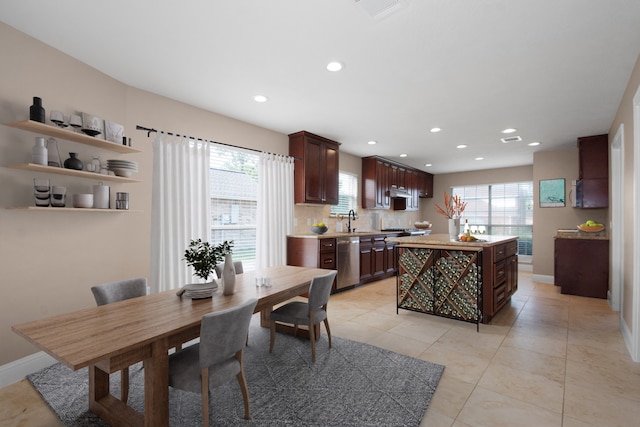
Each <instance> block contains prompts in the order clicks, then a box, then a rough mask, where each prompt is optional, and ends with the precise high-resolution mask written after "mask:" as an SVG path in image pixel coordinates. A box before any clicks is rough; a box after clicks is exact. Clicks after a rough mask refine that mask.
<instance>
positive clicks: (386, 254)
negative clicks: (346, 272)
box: [360, 234, 396, 283]
mask: <svg viewBox="0 0 640 427" xmlns="http://www.w3.org/2000/svg"><path fill="white" fill-rule="evenodd" d="M386 237H387V235H386V234H376V235H372V236H361V237H360V283H367V282H372V281H375V280H380V279H384V278H387V277H391V276H393V275H394V274H395V273H396V260H395V256H394V248H395V243H392V242H386V241H385V238H386Z"/></svg>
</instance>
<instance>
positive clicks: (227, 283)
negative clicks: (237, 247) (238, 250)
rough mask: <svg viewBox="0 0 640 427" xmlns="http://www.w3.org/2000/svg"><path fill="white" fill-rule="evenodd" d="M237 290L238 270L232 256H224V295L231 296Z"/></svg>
mask: <svg viewBox="0 0 640 427" xmlns="http://www.w3.org/2000/svg"><path fill="white" fill-rule="evenodd" d="M235 289H236V269H235V267H234V266H233V259H232V258H231V254H227V255H225V256H224V266H223V267H222V294H223V295H231V294H233V292H234V291H235Z"/></svg>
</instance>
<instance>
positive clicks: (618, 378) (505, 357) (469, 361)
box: [0, 272, 640, 427]
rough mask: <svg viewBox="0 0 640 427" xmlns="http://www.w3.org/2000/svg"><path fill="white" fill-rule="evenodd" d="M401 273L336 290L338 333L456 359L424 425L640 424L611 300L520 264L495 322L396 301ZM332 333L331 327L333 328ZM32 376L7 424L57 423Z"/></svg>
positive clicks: (10, 408)
mask: <svg viewBox="0 0 640 427" xmlns="http://www.w3.org/2000/svg"><path fill="white" fill-rule="evenodd" d="M395 302H396V298H395V279H388V280H384V281H381V282H376V283H372V284H369V285H365V286H362V287H360V288H357V289H355V290H350V291H346V292H341V293H338V294H335V295H333V296H332V297H331V300H330V303H329V320H330V325H331V329H332V333H333V335H335V336H339V337H343V338H349V339H352V340H356V341H361V342H366V343H368V344H372V345H376V346H379V347H384V348H388V349H390V350H393V351H396V352H398V353H403V354H406V355H409V356H413V357H418V358H421V359H425V360H430V361H432V362H436V363H441V364H443V365H445V366H446V369H445V372H444V375H443V377H442V380H441V381H440V384H439V385H438V389H437V391H436V394H435V396H434V398H433V400H432V402H431V405H430V406H429V409H428V411H427V414H426V416H425V418H424V420H423V422H422V426H429V427H439V426H447V427H450V426H454V427H465V426H490V427H497V426H508V427H513V426H535V427H541V426H542V427H554V426H563V427H579V426H625V427H626V426H635V425H638V424H637V423H638V420H639V419H640V364H639V363H634V362H633V361H632V360H631V358H630V356H629V354H628V352H627V350H626V348H625V345H624V342H623V340H622V336H621V334H620V331H619V328H618V313H615V312H612V311H611V310H609V307H608V305H607V302H606V301H605V300H598V299H591V298H582V297H575V296H569V295H562V294H560V292H559V290H558V289H557V288H556V287H555V286H553V285H547V284H541V283H534V282H532V280H531V274H530V273H527V272H520V274H519V289H518V292H517V293H516V294H515V295H514V297H513V299H512V301H511V303H510V304H509V305H508V306H507V307H505V309H503V310H502V311H501V312H500V314H499V315H498V316H497V317H496V318H495V319H494V320H493V322H492V324H491V325H481V326H480V332H479V333H478V332H476V328H475V325H472V324H468V323H463V322H459V321H455V320H450V319H444V318H439V317H434V316H429V315H425V314H420V313H414V312H410V311H406V310H400V312H399V313H398V314H396V308H395ZM323 333H324V329H323ZM56 425H60V424H59V423H58V422H57V419H56V418H55V416H54V415H53V414H51V412H50V411H49V409H48V407H47V406H46V404H45V403H44V402H42V400H41V399H40V398H39V396H38V394H37V393H36V392H35V391H34V390H33V389H32V388H31V386H30V384H29V383H28V382H26V381H21V382H19V383H16V384H13V385H11V386H8V387H5V388H4V389H0V426H56Z"/></svg>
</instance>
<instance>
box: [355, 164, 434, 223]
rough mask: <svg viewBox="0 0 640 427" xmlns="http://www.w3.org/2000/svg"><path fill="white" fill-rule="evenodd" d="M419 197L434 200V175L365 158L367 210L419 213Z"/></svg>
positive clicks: (364, 184)
mask: <svg viewBox="0 0 640 427" xmlns="http://www.w3.org/2000/svg"><path fill="white" fill-rule="evenodd" d="M420 197H433V175H431V174H430V173H427V172H424V171H421V170H418V169H414V168H411V167H409V166H406V165H402V164H400V163H395V162H392V161H390V160H387V159H384V158H382V157H377V156H370V157H363V158H362V207H363V208H364V209H389V208H393V209H395V210H418V209H419V208H420V206H419V198H420Z"/></svg>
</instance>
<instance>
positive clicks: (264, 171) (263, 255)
mask: <svg viewBox="0 0 640 427" xmlns="http://www.w3.org/2000/svg"><path fill="white" fill-rule="evenodd" d="M257 198H258V206H257V221H256V268H257V269H260V268H265V267H272V266H276V265H285V264H286V263H287V235H288V234H291V232H292V231H293V157H289V156H281V155H277V154H270V153H261V154H260V159H259V161H258V197H257Z"/></svg>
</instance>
